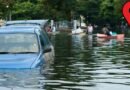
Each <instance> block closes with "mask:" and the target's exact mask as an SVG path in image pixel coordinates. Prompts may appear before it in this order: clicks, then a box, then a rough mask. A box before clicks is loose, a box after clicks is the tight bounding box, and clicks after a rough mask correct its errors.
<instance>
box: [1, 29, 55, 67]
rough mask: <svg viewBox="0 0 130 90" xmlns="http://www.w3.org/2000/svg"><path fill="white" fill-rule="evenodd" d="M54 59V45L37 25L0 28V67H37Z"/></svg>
mask: <svg viewBox="0 0 130 90" xmlns="http://www.w3.org/2000/svg"><path fill="white" fill-rule="evenodd" d="M53 59H54V47H53V45H52V44H51V42H50V40H49V38H48V36H47V35H46V33H45V32H44V31H42V30H41V29H40V28H37V27H28V28H27V27H25V28H24V27H23V28H13V27H5V28H1V29H0V68H37V67H42V66H43V64H45V63H46V62H49V61H51V60H53Z"/></svg>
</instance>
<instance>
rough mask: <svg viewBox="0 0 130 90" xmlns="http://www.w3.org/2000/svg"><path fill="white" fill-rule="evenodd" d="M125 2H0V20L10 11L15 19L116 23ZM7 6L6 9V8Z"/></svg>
mask: <svg viewBox="0 0 130 90" xmlns="http://www.w3.org/2000/svg"><path fill="white" fill-rule="evenodd" d="M125 1H127V0H0V18H6V16H7V14H8V11H9V10H11V11H12V18H13V20H16V19H42V18H47V19H54V20H72V19H79V18H80V15H82V16H84V17H85V20H86V22H88V23H98V24H99V23H100V22H102V23H117V22H119V21H121V18H122V13H121V8H122V5H123V4H124V2H125ZM7 6H8V7H7Z"/></svg>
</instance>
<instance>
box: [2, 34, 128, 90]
mask: <svg viewBox="0 0 130 90" xmlns="http://www.w3.org/2000/svg"><path fill="white" fill-rule="evenodd" d="M51 40H52V42H53V44H54V46H55V52H56V57H55V61H54V62H53V63H52V64H49V65H47V66H45V67H44V68H42V69H41V70H25V71H22V70H21V71H20V70H15V71H8V70H7V71H6V70H3V71H0V86H1V87H5V88H12V87H14V88H24V89H26V88H27V90H29V89H30V88H31V90H33V89H37V90H110V89H111V90H130V87H129V85H130V75H129V74H130V71H129V69H130V61H129V60H130V49H129V46H130V38H129V37H126V38H125V40H124V42H123V45H121V44H120V42H117V41H110V42H108V43H107V44H106V42H105V44H104V42H102V43H103V45H99V43H101V42H99V41H98V40H97V39H96V37H95V36H92V35H90V36H87V35H68V34H57V35H55V36H51ZM102 43H101V44H102ZM24 89H22V90H24ZM17 90H18V89H17Z"/></svg>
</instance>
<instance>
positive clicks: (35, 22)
mask: <svg viewBox="0 0 130 90" xmlns="http://www.w3.org/2000/svg"><path fill="white" fill-rule="evenodd" d="M22 26H25V27H28V26H29V27H30V26H39V27H40V28H41V29H42V30H45V31H47V29H48V27H49V20H47V19H45V20H16V21H7V22H5V24H4V26H3V27H22Z"/></svg>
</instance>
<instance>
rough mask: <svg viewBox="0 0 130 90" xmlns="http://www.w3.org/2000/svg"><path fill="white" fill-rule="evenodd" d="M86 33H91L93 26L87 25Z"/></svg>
mask: <svg viewBox="0 0 130 90" xmlns="http://www.w3.org/2000/svg"><path fill="white" fill-rule="evenodd" d="M87 31H88V34H93V26H92V25H91V24H89V25H88V27H87Z"/></svg>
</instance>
